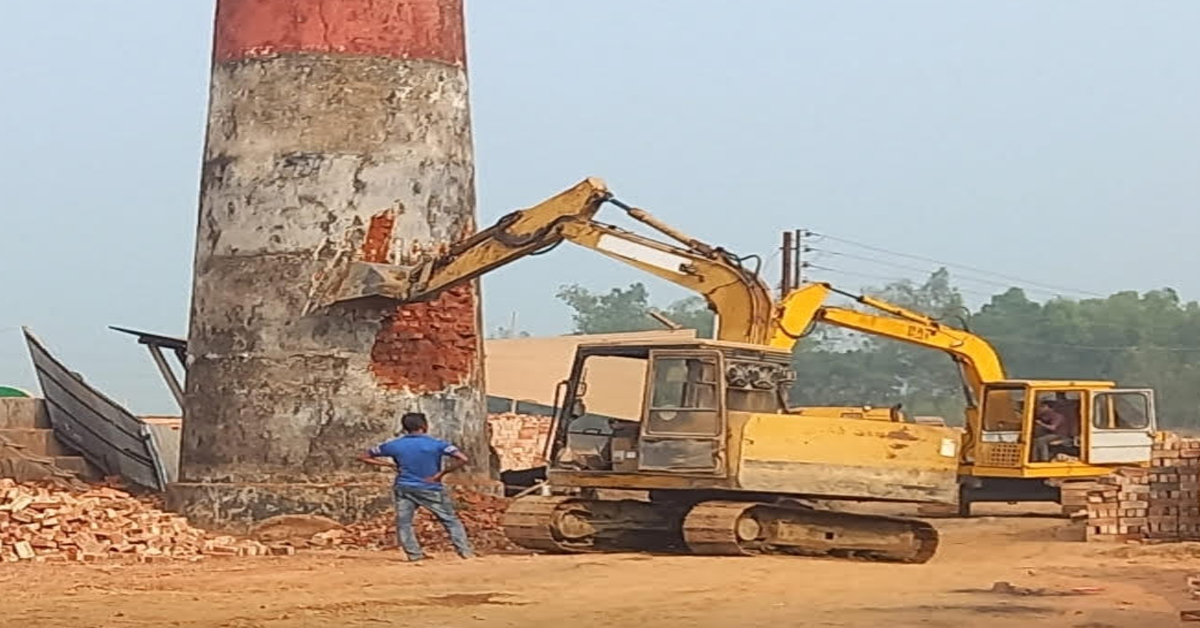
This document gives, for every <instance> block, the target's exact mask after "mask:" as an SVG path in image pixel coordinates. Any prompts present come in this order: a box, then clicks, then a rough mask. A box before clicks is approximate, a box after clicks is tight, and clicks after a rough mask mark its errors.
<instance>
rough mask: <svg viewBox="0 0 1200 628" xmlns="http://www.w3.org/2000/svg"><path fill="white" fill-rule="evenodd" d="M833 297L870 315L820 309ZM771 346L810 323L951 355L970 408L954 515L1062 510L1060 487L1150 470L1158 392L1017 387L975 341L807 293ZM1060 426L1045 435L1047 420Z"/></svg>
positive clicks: (927, 321) (811, 288)
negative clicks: (989, 506)
mask: <svg viewBox="0 0 1200 628" xmlns="http://www.w3.org/2000/svg"><path fill="white" fill-rule="evenodd" d="M834 294H841V295H842V296H846V297H849V298H851V299H853V300H854V301H855V302H857V303H858V304H860V305H863V306H865V307H866V308H867V309H868V310H870V311H860V310H855V309H849V308H842V307H833V306H829V305H826V304H825V303H826V301H827V299H828V298H830V297H831V296H832V295H834ZM779 312H780V313H781V318H780V320H779V321H778V323H779V324H778V325H777V326H776V334H775V335H774V337H773V344H774V346H776V347H781V348H787V347H790V346H791V345H792V343H794V342H795V341H796V339H797V338H798V337H800V336H801V335H803V333H804V331H805V330H806V329H807V328H808V326H809V325H811V324H812V323H826V324H829V325H834V326H836V327H840V328H843V329H850V330H853V331H857V332H862V333H866V334H871V335H875V336H881V337H884V338H890V339H893V340H898V341H901V342H905V343H909V344H913V345H917V346H921V347H927V348H931V349H935V350H938V351H942V352H945V353H946V354H948V355H949V356H950V357H951V358H952V359H953V360H954V362H955V363H956V364H957V365H958V366H959V369H960V372H961V374H962V379H963V393H964V396H965V398H966V417H965V421H964V426H965V433H964V437H963V444H962V451H961V454H960V457H961V464H960V466H959V473H960V476H961V478H960V479H961V482H960V484H961V488H960V495H959V499H958V508H959V513H960V514H962V515H964V516H965V515H968V514H970V511H971V504H973V503H978V502H1025V501H1049V502H1058V503H1061V500H1060V495H1061V488H1062V485H1063V484H1064V483H1066V482H1071V481H1078V480H1083V481H1086V480H1090V479H1094V478H1096V477H1098V476H1102V475H1107V474H1109V473H1112V471H1113V470H1114V469H1116V468H1117V467H1121V466H1147V465H1148V464H1149V462H1150V450H1151V446H1152V444H1153V441H1154V432H1155V431H1156V429H1157V425H1156V423H1157V422H1156V420H1155V415H1154V391H1153V390H1150V389H1142V388H1119V387H1118V386H1117V385H1116V383H1114V382H1110V381H1090V380H1082V379H1079V380H1017V379H1010V378H1008V377H1006V375H1005V371H1004V367H1003V364H1002V362H1001V360H1000V356H999V354H997V352H996V350H995V349H994V348H993V347H992V345H991V344H990V343H989V342H988V341H987V340H985V339H984V338H982V337H981V336H979V335H977V334H974V333H971V332H970V331H968V330H965V329H958V328H955V327H951V326H948V325H945V324H943V323H941V322H939V321H936V320H934V319H932V318H930V317H929V316H926V315H924V314H921V313H918V312H914V311H912V310H909V309H907V308H903V307H900V306H898V305H895V304H892V303H888V302H886V301H883V300H880V299H877V298H874V297H870V296H865V295H856V294H851V293H847V292H842V291H839V290H837V289H835V288H833V287H832V286H830V285H828V284H821V283H813V284H808V285H805V286H803V287H800V288H798V289H796V290H792V291H789V293H788V296H787V297H785V298H784V300H783V302H782V303H781V306H780V308H779ZM1053 415H1057V417H1055V418H1056V419H1057V424H1058V425H1057V429H1050V428H1048V427H1047V425H1050V422H1048V421H1047V419H1048V418H1049V417H1051V416H1053Z"/></svg>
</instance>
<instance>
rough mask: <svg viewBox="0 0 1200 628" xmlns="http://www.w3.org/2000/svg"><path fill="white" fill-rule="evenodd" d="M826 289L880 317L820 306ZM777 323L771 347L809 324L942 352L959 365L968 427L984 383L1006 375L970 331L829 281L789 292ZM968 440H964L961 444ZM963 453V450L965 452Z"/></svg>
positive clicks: (974, 428)
mask: <svg viewBox="0 0 1200 628" xmlns="http://www.w3.org/2000/svg"><path fill="white" fill-rule="evenodd" d="M831 293H837V294H841V295H843V296H848V297H850V298H852V299H854V300H855V301H857V302H858V303H861V304H863V305H866V306H868V307H870V308H872V309H875V310H878V311H880V312H883V313H884V315H880V314H873V313H869V312H861V311H858V310H852V309H848V308H840V307H833V306H826V305H824V302H825V300H826V299H827V298H828V297H829V295H830V294H831ZM775 320H776V321H777V322H776V325H775V329H774V332H773V334H772V337H771V345H772V346H774V347H776V348H780V349H790V348H791V347H792V346H793V345H795V343H796V340H797V339H799V338H800V337H801V336H803V335H804V333H805V332H806V331H807V330H808V328H809V326H810V325H811V324H812V323H814V322H821V323H828V324H830V325H835V326H837V327H841V328H843V329H850V330H853V331H858V332H862V333H865V334H871V335H873V336H881V337H884V338H891V339H892V340H899V341H901V342H906V343H909V344H913V345H917V346H921V347H928V348H931V349H936V350H939V351H943V352H945V353H947V354H949V355H950V357H951V358H952V359H953V360H954V361H955V363H957V364H958V365H959V369H960V371H961V373H962V377H963V388H964V390H963V393H964V396H965V397H966V399H967V412H966V414H967V431H968V433H971V434H975V433H978V430H979V427H980V426H979V421H980V416H979V403H980V401H981V400H980V396H981V395H982V394H983V387H984V385H985V384H988V383H991V382H998V381H1002V380H1004V379H1005V376H1004V366H1003V364H1002V363H1001V362H1000V355H999V354H997V353H996V350H995V349H994V348H993V347H992V345H991V344H990V343H988V341H986V340H984V339H983V338H981V337H980V336H977V335H975V334H973V333H971V332H969V331H966V330H962V329H956V328H954V327H949V326H947V325H943V324H942V323H940V322H938V321H936V320H934V319H932V318H930V317H928V316H925V315H924V314H921V313H919V312H914V311H912V310H909V309H907V308H903V307H900V306H898V305H895V304H892V303H888V302H887V301H883V300H882V299H876V298H874V297H870V296H866V295H855V294H850V293H846V292H842V291H840V290H837V289H835V288H834V287H832V286H830V285H829V284H825V283H813V284H808V285H806V286H804V287H802V288H798V289H796V290H793V291H792V292H791V293H790V294H789V295H787V296H786V297H784V299H783V300H782V301H781V302H780V303H779V305H778V306H777V307H776V314H775ZM971 442H972V440H971V439H970V438H968V439H966V441H965V445H964V446H965V447H969V445H970V443H971ZM967 453H968V452H966V451H964V455H966V454H967Z"/></svg>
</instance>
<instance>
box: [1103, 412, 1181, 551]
mask: <svg viewBox="0 0 1200 628" xmlns="http://www.w3.org/2000/svg"><path fill="white" fill-rule="evenodd" d="M1087 538H1088V540H1089V541H1159V542H1162V541H1190V540H1197V539H1200V439H1194V438H1181V437H1179V436H1178V435H1175V434H1172V433H1169V432H1160V433H1159V434H1158V435H1157V437H1156V438H1155V443H1154V448H1153V450H1152V452H1151V459H1150V467H1149V468H1129V469H1121V470H1119V471H1117V472H1115V473H1113V474H1110V475H1108V476H1105V477H1102V478H1099V479H1098V480H1097V481H1096V484H1095V487H1094V488H1092V490H1090V491H1089V492H1088V521H1087Z"/></svg>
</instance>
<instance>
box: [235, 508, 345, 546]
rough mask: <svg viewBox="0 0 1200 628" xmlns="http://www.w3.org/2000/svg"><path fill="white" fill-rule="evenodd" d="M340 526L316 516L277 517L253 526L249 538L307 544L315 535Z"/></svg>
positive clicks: (340, 525)
mask: <svg viewBox="0 0 1200 628" xmlns="http://www.w3.org/2000/svg"><path fill="white" fill-rule="evenodd" d="M341 527H342V524H340V523H338V522H337V521H334V520H333V519H330V518H328V517H320V516H317V515H279V516H276V517H271V518H270V519H264V520H263V521H261V522H259V523H258V525H256V526H254V529H253V530H251V531H250V536H251V537H253V538H254V539H256V540H258V541H262V542H264V543H271V542H284V541H289V542H296V541H300V542H307V541H308V540H309V539H311V538H312V537H313V535H315V534H319V533H321V532H328V531H329V530H336V529H338V528H341Z"/></svg>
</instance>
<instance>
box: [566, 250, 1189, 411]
mask: <svg viewBox="0 0 1200 628" xmlns="http://www.w3.org/2000/svg"><path fill="white" fill-rule="evenodd" d="M863 292H865V293H866V294H870V295H872V296H877V297H879V298H882V299H884V300H887V301H890V302H892V303H895V304H897V305H901V306H903V307H906V308H909V309H912V310H916V311H919V312H922V313H924V314H927V315H929V316H932V317H934V318H936V319H939V320H941V321H942V322H944V323H946V324H949V325H951V326H954V327H959V328H966V329H969V330H970V331H972V332H974V333H976V334H978V335H980V336H982V337H984V338H986V339H987V340H988V341H989V342H991V343H992V345H993V346H994V347H995V348H996V350H997V351H998V352H999V354H1000V356H1001V358H1002V360H1003V362H1004V366H1005V370H1006V371H1007V374H1008V377H1010V378H1014V379H1102V380H1113V381H1116V382H1117V383H1118V384H1119V385H1121V386H1125V387H1137V388H1141V387H1147V388H1154V389H1155V391H1156V399H1157V410H1158V417H1159V423H1160V425H1164V426H1174V427H1185V426H1192V427H1195V426H1200V304H1197V303H1196V302H1194V301H1189V302H1184V301H1182V300H1180V298H1179V295H1178V294H1176V293H1175V291H1174V290H1171V289H1169V288H1164V289H1159V290H1151V291H1149V292H1144V293H1138V292H1134V291H1127V292H1118V293H1115V294H1112V295H1110V296H1108V297H1105V298H1088V299H1070V298H1064V297H1057V298H1053V299H1049V300H1045V301H1040V302H1039V301H1036V300H1033V299H1030V298H1029V297H1028V296H1027V294H1026V292H1025V291H1024V290H1023V289H1021V288H1016V287H1014V288H1009V289H1008V290H1006V291H1004V292H1001V293H998V294H994V295H992V296H991V297H990V299H988V300H987V301H986V302H984V303H983V304H982V305H979V306H977V307H975V308H974V309H972V308H971V307H968V306H967V304H966V302H965V300H964V299H963V296H962V293H961V292H960V291H959V289H958V288H957V287H956V286H955V285H954V284H953V282H952V281H951V276H950V273H949V272H948V271H947V270H946V269H944V268H943V269H939V270H938V271H936V272H934V273H932V274H931V275H930V276H929V277H928V278H927V279H926V280H925V281H924V282H921V283H917V282H913V281H909V280H902V281H895V282H892V283H889V284H886V285H884V286H880V287H877V288H868V289H865V290H864V291H863ZM558 298H559V299H560V300H562V301H563V302H564V303H565V304H566V305H567V306H569V307H570V308H571V310H572V312H573V320H574V330H575V332H576V333H587V334H593V333H614V332H622V331H644V330H650V329H661V328H662V324H661V323H659V322H658V321H656V320H655V319H654V318H652V317H651V316H650V312H651V311H658V312H661V313H662V314H664V315H665V316H666V317H667V318H669V319H670V320H672V321H675V322H676V323H679V324H680V325H682V326H684V327H687V328H692V329H696V330H697V331H698V334H699V335H700V336H701V337H710V336H711V335H712V329H713V317H712V314H711V312H709V311H708V309H707V307H706V305H705V303H704V301H703V300H702V299H701V298H699V297H691V298H687V299H683V300H680V301H676V302H673V303H670V304H667V305H666V306H665V307H662V308H655V307H653V306H652V304H651V300H650V293H649V291H648V290H647V289H646V287H645V286H644V285H643V284H640V283H635V284H632V285H630V286H628V287H625V288H613V289H612V290H610V291H608V292H603V293H596V292H592V291H590V290H588V289H586V288H583V287H580V286H578V285H570V286H565V287H563V288H562V289H561V290H560V291H559V293H558ZM793 362H794V366H795V369H796V374H797V380H796V381H797V383H796V385H795V386H794V387H793V390H792V401H793V402H794V403H796V404H799V405H861V404H870V405H874V406H891V405H895V404H897V403H900V404H902V405H903V407H904V409H905V410H906V411H907V412H908V413H909V414H913V415H936V416H942V417H944V418H946V419H947V421H949V422H952V423H953V422H957V421H959V420H960V418H961V417H962V412H963V407H964V395H963V389H962V383H961V378H960V375H959V372H958V368H957V367H956V366H955V365H954V363H953V362H952V361H951V360H950V358H949V357H948V356H947V355H945V354H944V353H941V352H939V351H935V350H932V349H926V348H922V347H916V346H912V345H909V344H905V343H902V342H899V341H894V340H890V339H887V338H880V337H875V336H867V335H862V334H856V333H853V332H848V331H845V330H841V329H835V328H830V327H828V326H824V325H816V326H814V328H813V329H811V330H810V331H809V333H808V334H807V335H806V336H805V337H804V338H802V339H801V340H800V341H799V342H798V343H797V346H796V350H795V353H794V357H793Z"/></svg>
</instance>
